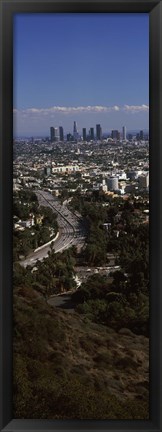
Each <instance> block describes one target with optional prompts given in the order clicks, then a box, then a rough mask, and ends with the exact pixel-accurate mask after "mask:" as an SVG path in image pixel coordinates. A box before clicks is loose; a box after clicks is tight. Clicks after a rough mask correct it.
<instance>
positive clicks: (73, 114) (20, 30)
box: [14, 14, 149, 136]
mask: <svg viewBox="0 0 162 432" xmlns="http://www.w3.org/2000/svg"><path fill="white" fill-rule="evenodd" d="M96 30H97V31H96ZM148 35H149V19H148V14H28V15H26V14H24V15H23V14H18V15H15V18H14V135H15V136H27V135H29V136H30V135H33V136H37V135H40V136H41V135H48V134H49V128H50V127H51V125H54V126H55V127H59V126H60V125H63V126H64V130H65V131H67V132H68V131H69V132H70V131H71V125H72V124H73V121H74V120H76V122H77V125H78V130H79V131H81V130H82V128H83V127H86V128H87V129H90V127H93V126H95V125H96V124H97V123H100V124H101V125H102V130H103V132H107V131H110V130H112V129H119V130H122V127H123V125H126V127H127V130H132V129H133V130H135V129H136V130H137V129H139V130H140V129H148V126H149V85H148V81H149V67H148V61H149V55H148V50H149V37H148Z"/></svg>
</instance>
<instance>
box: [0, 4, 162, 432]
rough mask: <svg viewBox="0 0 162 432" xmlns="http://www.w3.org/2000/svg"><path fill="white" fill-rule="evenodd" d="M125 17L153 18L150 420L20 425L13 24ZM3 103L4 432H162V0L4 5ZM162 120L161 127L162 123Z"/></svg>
mask: <svg viewBox="0 0 162 432" xmlns="http://www.w3.org/2000/svg"><path fill="white" fill-rule="evenodd" d="M36 12H37V13H41V12H48V13H49V12H70V13H71V12H80V13H82V12H86V13H88V12H94V13H96V12H102V13H106V12H116V13H119V12H121V13H122V12H123V13H126V12H127V13H148V14H149V19H150V27H149V28H150V30H149V33H150V89H149V91H150V117H149V118H150V120H149V132H150V178H151V180H150V183H151V186H150V213H151V220H150V285H151V293H150V304H151V308H150V317H151V325H150V340H151V344H150V345H151V347H150V420H146V421H145V420H138V421H134V420H132V421H126V420H124V421H123V420H122V419H121V420H113V421H111V420H102V421H99V420H96V421H91V420H77V421H76V420H69V421H52V420H25V419H20V420H16V419H15V420H14V419H13V416H12V160H13V157H12V140H13V136H12V134H13V127H12V126H13V124H12V123H13V119H12V112H13V103H12V102H13V78H12V77H13V50H12V33H13V28H12V24H13V23H12V19H13V15H14V14H15V13H36ZM0 29H1V35H0V43H1V61H0V65H1V80H0V86H1V95H2V97H1V98H0V99H1V100H0V104H1V105H0V116H1V127H0V134H1V139H0V143H1V145H0V152H1V154H0V163H1V168H0V176H1V178H0V200H1V203H0V209H1V222H0V234H1V240H0V247H1V254H0V274H1V291H0V295H1V297H0V305H1V313H0V320H1V322H0V332H1V340H0V353H1V354H0V357H1V377H0V383H1V385H0V387H1V390H0V391H1V393H0V418H1V420H0V422H1V423H0V429H1V430H2V431H6V432H11V431H12V432H13V431H15V432H16V431H31V432H32V431H51V430H54V431H59V430H62V431H69V430H75V431H80V432H81V431H85V432H87V431H89V430H92V431H94V430H95V431H99V430H108V431H121V430H122V431H129V432H131V431H138V432H142V431H144V430H145V431H150V432H151V431H156V432H160V431H162V418H161V416H162V397H161V391H162V385H161V384H162V380H161V376H162V374H161V373H160V372H161V371H162V370H161V365H162V355H161V354H162V344H161V340H162V339H161V338H160V331H161V328H162V326H161V319H162V318H161V317H162V306H161V280H162V272H161V264H160V263H161V262H162V240H161V238H162V237H161V233H162V219H161V217H162V211H161V206H162V199H161V195H160V192H162V174H161V172H162V162H161V149H160V144H161V143H162V1H161V0H158V1H157V0H135V1H134V0H124V1H123V0H112V1H111V0H110V1H109V0H104V1H103V0H102V1H101V2H98V1H95V0H93V1H88V2H87V1H84V0H82V1H78V2H76V1H72V0H71V1H69V2H68V1H65V0H64V1H62V0H61V1H53V0H48V1H45V0H34V1H33V0H28V1H26V0H19V1H8V0H1V3H0ZM160 120H161V122H160Z"/></svg>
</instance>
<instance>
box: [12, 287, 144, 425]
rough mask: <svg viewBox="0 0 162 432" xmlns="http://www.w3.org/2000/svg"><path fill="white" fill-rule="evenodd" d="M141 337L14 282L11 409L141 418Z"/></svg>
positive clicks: (34, 414) (29, 413) (51, 415)
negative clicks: (57, 304) (63, 307)
mask: <svg viewBox="0 0 162 432" xmlns="http://www.w3.org/2000/svg"><path fill="white" fill-rule="evenodd" d="M148 355H149V347H148V339H147V338H146V337H145V336H138V335H134V334H133V333H132V332H131V331H130V330H128V329H120V331H119V332H117V331H114V330H113V329H112V328H109V327H107V326H103V325H99V324H95V323H93V322H91V321H89V320H88V319H87V318H86V317H82V316H80V315H78V314H77V313H76V314H67V313H66V312H64V311H61V310H59V309H55V308H53V307H51V306H49V305H47V304H46V302H45V300H44V298H43V297H42V295H41V294H40V293H39V292H38V291H36V290H34V289H33V288H32V287H27V288H25V283H24V284H23V286H19V288H18V287H17V288H15V289H14V417H15V418H48V419H88V418H89V419H146V418H148Z"/></svg>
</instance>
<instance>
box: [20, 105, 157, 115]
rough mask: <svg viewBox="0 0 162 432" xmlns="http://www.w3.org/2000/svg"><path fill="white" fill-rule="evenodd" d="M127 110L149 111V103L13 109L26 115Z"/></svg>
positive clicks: (136, 111)
mask: <svg viewBox="0 0 162 432" xmlns="http://www.w3.org/2000/svg"><path fill="white" fill-rule="evenodd" d="M114 111H116V112H118V111H125V112H128V113H132V114H133V113H139V112H148V111H149V106H148V105H144V104H143V105H123V106H118V105H114V106H102V105H88V106H77V107H70V106H53V107H50V108H27V109H25V110H24V109H23V110H18V109H15V108H14V109H13V113H14V114H16V115H20V116H21V115H22V116H24V115H26V116H29V117H30V116H33V115H38V116H47V115H53V114H55V113H61V114H73V113H111V112H114Z"/></svg>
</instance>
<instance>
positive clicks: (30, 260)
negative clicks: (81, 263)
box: [21, 191, 86, 267]
mask: <svg viewBox="0 0 162 432" xmlns="http://www.w3.org/2000/svg"><path fill="white" fill-rule="evenodd" d="M36 195H37V197H38V201H39V205H40V206H45V207H50V208H51V209H52V210H53V212H54V213H57V215H58V216H57V222H58V226H59V235H58V237H57V239H56V240H55V241H53V245H54V249H55V252H61V251H63V250H65V249H67V248H69V247H70V246H72V245H75V246H76V247H78V248H81V247H82V246H83V245H84V242H85V235H86V231H85V228H84V225H83V222H82V220H81V219H80V218H78V217H77V216H75V215H74V214H73V213H72V212H71V211H70V210H69V209H68V208H67V207H66V205H64V204H63V205H61V204H60V201H59V200H58V199H57V198H55V197H54V196H53V195H51V194H50V193H49V192H46V191H39V192H36ZM49 250H50V245H49V244H48V245H45V246H42V247H41V249H40V250H37V251H35V252H33V253H31V254H30V255H29V256H28V257H27V258H26V259H25V260H24V261H21V265H23V266H24V267H27V265H31V266H33V265H35V263H36V262H37V260H42V259H43V258H46V257H47V256H48V251H49Z"/></svg>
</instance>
